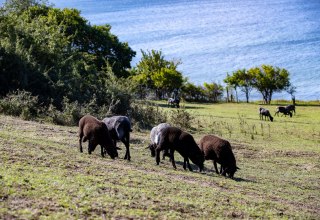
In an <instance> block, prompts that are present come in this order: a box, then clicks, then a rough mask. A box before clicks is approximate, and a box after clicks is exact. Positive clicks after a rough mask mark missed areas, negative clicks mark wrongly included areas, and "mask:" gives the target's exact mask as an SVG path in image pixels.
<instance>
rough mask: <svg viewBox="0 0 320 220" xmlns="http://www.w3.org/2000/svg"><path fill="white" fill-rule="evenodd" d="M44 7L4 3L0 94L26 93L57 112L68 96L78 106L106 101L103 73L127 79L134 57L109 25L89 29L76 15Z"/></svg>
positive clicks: (0, 22) (0, 19) (15, 1)
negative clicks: (77, 103)
mask: <svg viewBox="0 0 320 220" xmlns="http://www.w3.org/2000/svg"><path fill="white" fill-rule="evenodd" d="M41 2H42V1H31V0H30V1H18V0H12V1H7V2H6V4H5V6H4V7H3V8H2V10H1V14H0V56H1V57H0V65H1V66H0V71H1V72H0V81H1V82H3V83H4V85H9V86H3V87H1V88H0V92H1V94H3V95H4V94H6V93H8V92H9V91H13V90H15V89H24V90H27V91H30V92H32V94H33V95H38V96H39V100H40V101H41V102H43V103H46V104H48V102H50V100H53V104H54V105H56V106H59V105H60V104H61V102H62V100H63V97H64V96H66V97H67V98H68V99H69V100H70V101H75V100H77V101H79V102H80V103H83V102H86V101H88V100H90V99H91V98H92V96H93V94H95V95H96V97H97V102H99V103H104V102H107V101H109V100H107V98H106V97H107V95H106V92H107V88H106V85H105V81H107V80H109V74H107V72H108V71H107V69H110V68H111V71H112V72H113V73H114V74H115V75H116V76H117V77H127V76H128V75H129V73H128V69H129V68H130V67H131V66H130V61H131V59H132V57H133V56H134V55H135V52H134V51H132V50H131V48H130V47H129V46H128V44H127V43H122V42H120V41H119V40H118V38H117V36H115V35H113V34H112V33H111V32H110V29H111V27H110V26H109V25H103V26H91V25H90V24H88V22H87V21H86V20H85V19H84V18H82V17H81V16H80V12H79V11H78V10H75V9H63V10H60V9H56V8H52V7H50V6H47V5H44V4H40V3H41Z"/></svg>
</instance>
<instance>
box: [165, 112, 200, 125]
mask: <svg viewBox="0 0 320 220" xmlns="http://www.w3.org/2000/svg"><path fill="white" fill-rule="evenodd" d="M193 119H194V117H193V116H191V114H190V113H189V112H187V111H186V110H185V109H177V110H174V111H172V112H171V115H170V123H171V124H172V125H174V126H176V127H179V128H181V129H190V128H191V123H192V120H193Z"/></svg>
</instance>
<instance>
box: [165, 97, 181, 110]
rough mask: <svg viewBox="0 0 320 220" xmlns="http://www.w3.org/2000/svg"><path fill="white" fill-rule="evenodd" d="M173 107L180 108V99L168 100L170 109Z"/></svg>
mask: <svg viewBox="0 0 320 220" xmlns="http://www.w3.org/2000/svg"><path fill="white" fill-rule="evenodd" d="M169 106H171V107H177V108H180V98H178V97H177V98H175V99H173V98H169V99H168V107H169Z"/></svg>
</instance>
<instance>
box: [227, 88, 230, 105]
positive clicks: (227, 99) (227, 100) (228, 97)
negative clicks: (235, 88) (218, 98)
mask: <svg viewBox="0 0 320 220" xmlns="http://www.w3.org/2000/svg"><path fill="white" fill-rule="evenodd" d="M226 90H227V102H229V101H230V100H229V88H228V86H227V87H226Z"/></svg>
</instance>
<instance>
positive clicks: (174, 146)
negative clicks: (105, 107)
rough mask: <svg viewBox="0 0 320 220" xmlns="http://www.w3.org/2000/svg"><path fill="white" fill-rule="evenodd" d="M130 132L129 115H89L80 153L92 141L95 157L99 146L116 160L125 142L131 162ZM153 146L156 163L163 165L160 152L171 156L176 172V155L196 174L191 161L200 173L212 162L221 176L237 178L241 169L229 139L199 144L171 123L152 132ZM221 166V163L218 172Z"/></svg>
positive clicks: (81, 134)
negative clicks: (100, 116)
mask: <svg viewBox="0 0 320 220" xmlns="http://www.w3.org/2000/svg"><path fill="white" fill-rule="evenodd" d="M130 132H132V129H131V123H130V120H129V118H128V117H126V116H113V117H109V118H105V119H103V120H102V121H100V120H98V119H97V118H95V117H93V116H91V115H85V116H84V117H82V118H81V119H80V121H79V132H78V135H79V145H80V152H83V148H82V142H85V141H87V140H88V142H89V144H88V153H89V154H91V153H92V152H93V151H94V150H95V148H96V147H97V145H100V146H101V156H102V157H104V156H105V153H107V154H108V155H109V156H110V157H111V158H112V159H114V158H115V157H118V151H117V150H119V149H120V148H118V147H117V146H116V143H117V141H121V142H123V144H124V145H125V147H126V153H125V157H124V159H126V160H129V161H130V159H131V156H130V149H129V146H130ZM150 139H151V140H150V141H151V142H150V144H149V146H148V147H147V148H149V149H150V151H151V156H152V157H155V158H156V163H157V165H159V163H160V152H163V159H164V158H165V156H167V157H169V158H170V160H171V163H172V166H173V167H174V168H175V169H176V164H175V160H174V152H175V151H178V153H179V154H180V155H181V156H182V157H183V159H184V162H183V168H184V169H186V168H187V166H188V169H189V170H190V171H192V167H191V166H190V163H189V159H190V160H191V161H192V162H193V163H194V164H195V165H197V166H198V167H199V170H200V172H201V171H202V170H203V168H204V161H205V160H212V161H213V164H214V167H215V171H216V173H217V174H221V175H223V176H226V175H228V176H229V177H230V178H232V179H233V178H234V173H235V172H236V171H237V169H239V168H238V167H237V165H236V160H235V157H234V154H233V152H232V149H231V145H230V143H229V142H228V141H227V140H224V139H221V138H220V137H217V136H214V135H205V136H204V137H202V138H201V140H200V141H199V145H198V144H197V143H196V141H195V140H194V138H193V136H192V135H191V134H189V133H187V132H185V131H183V130H181V129H180V128H177V127H172V126H170V125H169V124H167V123H161V124H159V125H157V126H156V127H154V128H152V130H151V132H150ZM217 163H219V164H220V171H218V167H217Z"/></svg>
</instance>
